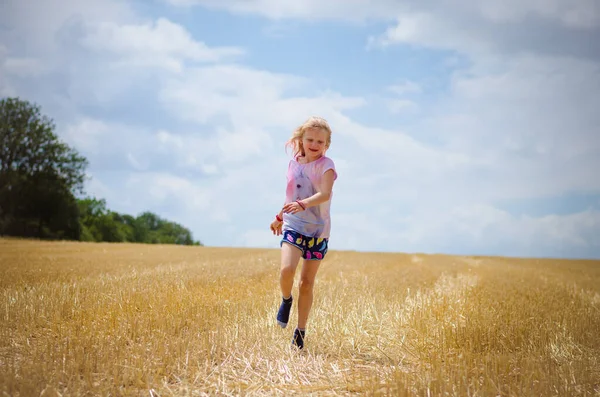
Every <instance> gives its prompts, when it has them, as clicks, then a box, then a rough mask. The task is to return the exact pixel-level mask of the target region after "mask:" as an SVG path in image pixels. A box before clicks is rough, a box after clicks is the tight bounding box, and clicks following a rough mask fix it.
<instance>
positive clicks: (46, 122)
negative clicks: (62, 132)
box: [0, 98, 88, 239]
mask: <svg viewBox="0 0 600 397" xmlns="http://www.w3.org/2000/svg"><path fill="white" fill-rule="evenodd" d="M54 130H55V125H54V122H53V121H52V120H51V119H49V118H48V117H47V116H44V115H42V114H41V112H40V107H39V106H37V105H35V104H32V103H30V102H28V101H24V100H20V99H19V98H5V99H2V100H0V234H8V235H16V236H38V237H51V238H76V239H79V238H80V235H81V227H80V223H79V220H78V205H77V202H76V200H75V196H74V195H75V194H76V193H81V192H83V183H84V181H85V169H86V167H87V165H88V162H87V160H86V159H85V158H84V157H83V156H81V155H79V154H78V153H77V151H76V150H74V149H73V148H70V147H69V146H68V145H67V144H65V143H64V142H61V141H60V140H59V138H58V136H57V135H56V134H55V132H54Z"/></svg>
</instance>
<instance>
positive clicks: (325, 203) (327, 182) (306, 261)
mask: <svg viewBox="0 0 600 397" xmlns="http://www.w3.org/2000/svg"><path fill="white" fill-rule="evenodd" d="M330 144H331V129H330V127H329V124H328V123H327V121H325V120H324V119H322V118H320V117H311V118H309V119H308V120H306V121H305V122H304V123H303V124H302V125H301V126H300V127H298V128H297V129H296V130H295V131H294V133H293V134H292V137H291V138H290V139H289V140H288V141H287V143H286V147H288V146H291V147H292V148H293V152H294V153H293V160H290V162H289V165H288V170H287V188H286V201H285V205H284V206H283V208H282V209H281V211H279V213H278V214H277V215H275V220H274V221H273V222H272V223H271V231H272V232H273V234H276V235H278V236H279V235H283V236H282V240H281V242H280V246H281V271H280V277H279V283H280V286H281V294H282V298H283V299H282V302H281V306H280V307H279V311H278V313H277V323H278V324H279V325H280V326H281V327H282V328H285V327H286V326H287V323H288V320H289V316H290V309H291V307H292V301H293V298H292V286H293V284H294V275H295V273H296V267H297V266H298V262H299V261H300V258H303V263H302V275H301V277H300V285H299V296H298V326H297V327H296V329H295V330H294V336H293V339H292V345H293V346H297V347H298V348H299V349H302V348H304V336H305V329H306V322H307V320H308V314H309V312H310V309H311V306H312V301H313V285H314V282H315V276H316V275H317V271H318V270H319V265H320V264H321V261H322V260H323V258H325V254H326V253H327V249H328V242H329V232H330V230H331V219H330V206H331V196H332V188H333V182H334V180H336V179H337V172H336V170H335V165H334V163H333V161H332V160H331V159H330V158H328V157H326V156H325V152H326V150H327V149H329V145H330Z"/></svg>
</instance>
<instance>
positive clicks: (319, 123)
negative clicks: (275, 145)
mask: <svg viewBox="0 0 600 397" xmlns="http://www.w3.org/2000/svg"><path fill="white" fill-rule="evenodd" d="M310 128H320V129H322V130H324V131H326V132H327V138H326V141H325V150H327V149H328V148H329V145H331V127H329V123H328V122H327V120H325V119H324V118H322V117H317V116H311V117H309V118H308V119H307V120H306V121H305V122H304V123H302V124H301V125H300V126H299V127H298V128H296V129H295V130H294V132H293V133H292V136H291V137H290V139H288V141H287V142H286V143H285V147H286V149H287V147H291V148H292V150H293V152H294V158H295V157H296V156H298V155H301V156H305V155H306V153H305V152H304V146H303V145H302V138H304V133H305V132H306V130H308V129H310ZM286 152H287V150H286Z"/></svg>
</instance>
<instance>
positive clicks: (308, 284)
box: [299, 278, 315, 292]
mask: <svg viewBox="0 0 600 397" xmlns="http://www.w3.org/2000/svg"><path fill="white" fill-rule="evenodd" d="M314 284H315V283H314V281H313V280H310V279H308V278H301V279H300V285H299V288H300V292H311V291H312V289H313V286H314Z"/></svg>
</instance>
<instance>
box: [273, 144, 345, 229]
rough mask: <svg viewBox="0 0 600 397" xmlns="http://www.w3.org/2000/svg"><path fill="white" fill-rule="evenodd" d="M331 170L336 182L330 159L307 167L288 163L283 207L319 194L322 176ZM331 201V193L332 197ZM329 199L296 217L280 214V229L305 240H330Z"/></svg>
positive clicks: (295, 162) (323, 159)
mask: <svg viewBox="0 0 600 397" xmlns="http://www.w3.org/2000/svg"><path fill="white" fill-rule="evenodd" d="M327 170H333V172H334V180H335V179H337V172H336V170H335V164H334V163H333V160H331V159H330V158H329V157H326V156H322V157H321V158H319V159H318V160H315V161H311V162H310V163H307V164H302V163H299V162H298V161H297V160H296V159H293V160H290V163H289V166H288V171H287V188H286V191H285V200H286V203H291V202H293V201H296V200H302V199H305V198H308V197H310V196H312V195H314V194H315V193H317V192H318V188H319V186H320V185H321V181H322V178H323V174H325V172H326V171H327ZM331 197H333V193H332V194H331ZM331 197H330V199H329V200H327V201H326V202H324V203H321V204H319V205H316V206H314V207H310V208H307V209H306V210H305V211H300V212H298V213H296V214H285V213H284V214H283V229H284V230H289V229H291V230H294V231H296V232H298V233H300V234H303V235H305V236H307V237H316V238H329V233H330V231H331V217H330V208H331Z"/></svg>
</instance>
